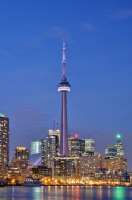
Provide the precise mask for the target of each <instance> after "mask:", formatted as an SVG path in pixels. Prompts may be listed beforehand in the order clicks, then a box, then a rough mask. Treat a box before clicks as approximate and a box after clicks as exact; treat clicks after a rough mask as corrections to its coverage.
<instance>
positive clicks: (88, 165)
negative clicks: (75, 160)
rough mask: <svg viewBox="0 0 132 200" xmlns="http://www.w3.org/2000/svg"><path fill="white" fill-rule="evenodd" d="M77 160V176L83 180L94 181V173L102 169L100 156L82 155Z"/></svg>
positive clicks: (97, 154)
mask: <svg viewBox="0 0 132 200" xmlns="http://www.w3.org/2000/svg"><path fill="white" fill-rule="evenodd" d="M79 160H80V162H79V163H80V167H79V175H80V177H82V178H84V179H86V178H87V179H88V178H89V179H94V174H95V171H97V170H100V169H101V168H102V156H101V154H99V153H95V154H93V155H92V154H91V153H83V154H82V156H81V157H80V158H79Z"/></svg>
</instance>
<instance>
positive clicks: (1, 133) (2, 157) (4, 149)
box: [0, 114, 9, 167]
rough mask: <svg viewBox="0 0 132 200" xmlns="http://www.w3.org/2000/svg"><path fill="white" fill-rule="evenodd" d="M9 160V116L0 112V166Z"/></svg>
mask: <svg viewBox="0 0 132 200" xmlns="http://www.w3.org/2000/svg"><path fill="white" fill-rule="evenodd" d="M8 162H9V118H7V117H5V115H3V114H0V167H5V166H7V165H8Z"/></svg>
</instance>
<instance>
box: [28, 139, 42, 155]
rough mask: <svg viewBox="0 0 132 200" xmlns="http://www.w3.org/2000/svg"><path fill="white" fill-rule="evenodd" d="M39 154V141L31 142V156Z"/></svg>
mask: <svg viewBox="0 0 132 200" xmlns="http://www.w3.org/2000/svg"><path fill="white" fill-rule="evenodd" d="M36 153H41V141H40V140H38V141H32V142H31V153H30V154H31V155H33V154H36Z"/></svg>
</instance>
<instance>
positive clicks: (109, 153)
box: [105, 145, 117, 158]
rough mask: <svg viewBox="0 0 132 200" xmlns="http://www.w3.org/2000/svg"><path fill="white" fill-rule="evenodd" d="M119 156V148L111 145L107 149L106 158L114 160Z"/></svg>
mask: <svg viewBox="0 0 132 200" xmlns="http://www.w3.org/2000/svg"><path fill="white" fill-rule="evenodd" d="M116 155H117V148H116V147H115V146H113V145H109V146H108V147H107V149H105V158H114V157H115V156H116Z"/></svg>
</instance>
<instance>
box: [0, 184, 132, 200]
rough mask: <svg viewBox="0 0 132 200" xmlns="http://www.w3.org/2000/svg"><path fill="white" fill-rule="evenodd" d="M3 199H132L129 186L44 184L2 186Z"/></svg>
mask: <svg viewBox="0 0 132 200" xmlns="http://www.w3.org/2000/svg"><path fill="white" fill-rule="evenodd" d="M0 199H2V200H9V199H10V200H19V199H21V200H28V199H29V200H30V199H32V200H80V199H83V200H85V199H94V200H106V199H107V200H119V199H120V200H124V199H127V200H128V199H132V188H131V187H129V188H127V187H90V186H86V187H85V186H42V187H23V186H20V187H19V186H17V187H5V188H0Z"/></svg>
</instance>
